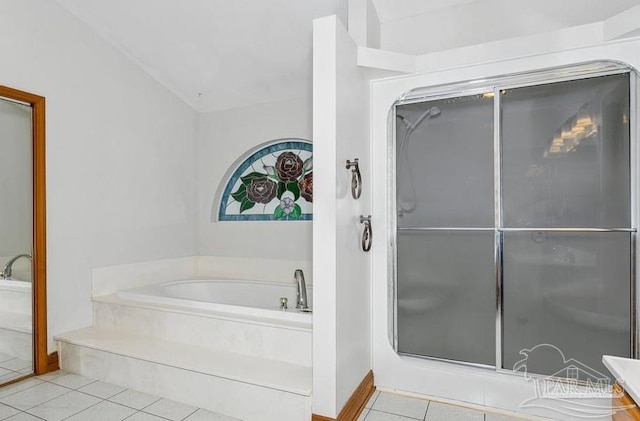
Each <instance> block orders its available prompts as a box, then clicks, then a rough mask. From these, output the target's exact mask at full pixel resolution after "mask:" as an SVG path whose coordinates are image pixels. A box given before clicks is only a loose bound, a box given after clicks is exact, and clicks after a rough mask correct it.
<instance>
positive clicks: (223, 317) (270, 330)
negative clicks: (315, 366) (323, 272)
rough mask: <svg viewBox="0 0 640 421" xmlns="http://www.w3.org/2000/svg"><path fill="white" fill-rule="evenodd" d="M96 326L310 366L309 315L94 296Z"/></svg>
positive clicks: (113, 296)
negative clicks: (269, 315)
mask: <svg viewBox="0 0 640 421" xmlns="http://www.w3.org/2000/svg"><path fill="white" fill-rule="evenodd" d="M93 308H94V327H98V328H101V329H106V330H112V331H118V332H122V333H123V334H130V335H142V336H144V337H151V338H155V339H158V340H165V341H170V342H176V343H183V344H190V345H196V346H202V347H207V348H212V349H217V350H221V351H228V352H234V353H238V354H244V355H249V356H256V357H260V358H267V359H272V360H277V361H284V362H288V363H293V364H300V365H303V366H308V367H310V366H311V347H312V342H311V341H312V330H311V315H310V314H305V316H308V317H309V319H308V320H307V321H306V322H304V323H301V322H298V321H296V320H282V319H281V320H271V319H266V318H260V317H256V316H251V315H243V314H238V313H236V314H228V313H224V312H220V311H214V310H201V309H195V308H190V307H185V306H180V305H171V304H164V303H154V302H145V301H137V300H127V299H123V298H120V297H118V296H117V295H111V296H106V297H97V298H94V304H93Z"/></svg>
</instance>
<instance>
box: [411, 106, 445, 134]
mask: <svg viewBox="0 0 640 421" xmlns="http://www.w3.org/2000/svg"><path fill="white" fill-rule="evenodd" d="M440 114H442V110H440V108H439V107H436V106H433V107H431V108H429V109H428V110H427V111H425V112H424V113H422V115H420V117H418V119H417V120H416V122H415V123H413V124H412V125H410V126H409V127H408V130H409V131H414V130H415V129H416V127H418V125H419V124H420V123H422V120H424V119H425V118H427V117H429V118H436V117H439V116H440Z"/></svg>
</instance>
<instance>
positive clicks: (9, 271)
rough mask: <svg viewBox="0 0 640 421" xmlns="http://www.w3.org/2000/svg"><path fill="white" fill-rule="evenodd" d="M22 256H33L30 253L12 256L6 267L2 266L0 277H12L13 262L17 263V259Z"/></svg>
mask: <svg viewBox="0 0 640 421" xmlns="http://www.w3.org/2000/svg"><path fill="white" fill-rule="evenodd" d="M21 257H26V258H27V259H29V260H32V257H31V255H29V254H19V255H17V256H16V257H14V258H12V259H11V260H9V261H8V262H7V263H6V264H5V265H4V267H3V268H2V272H0V279H9V278H11V275H12V274H13V264H14V263H15V261H16V260H18V259H19V258H21Z"/></svg>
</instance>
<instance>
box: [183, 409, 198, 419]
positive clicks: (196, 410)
mask: <svg viewBox="0 0 640 421" xmlns="http://www.w3.org/2000/svg"><path fill="white" fill-rule="evenodd" d="M194 408H196V409H194V410H193V412H191V413H190V414H189V415H187V416H186V417H184V418H183V419H182V420H181V421H184V420H186V419H187V418H189V417H190V416H192V415H193V414H195V413H196V412H198V409H200V408H197V407H194Z"/></svg>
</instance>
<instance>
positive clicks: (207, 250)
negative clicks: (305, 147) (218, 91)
mask: <svg viewBox="0 0 640 421" xmlns="http://www.w3.org/2000/svg"><path fill="white" fill-rule="evenodd" d="M198 121H199V123H198V158H197V166H198V177H197V179H198V205H197V207H198V213H197V221H198V230H197V231H198V235H197V239H198V252H199V254H200V255H210V256H225V257H243V258H249V259H250V258H264V259H275V260H300V261H311V225H312V222H311V221H223V222H212V221H211V211H212V206H213V201H214V196H215V194H216V191H217V189H218V186H219V185H220V183H223V182H226V180H223V178H224V175H225V173H226V172H227V170H228V169H229V167H230V166H231V165H232V164H233V163H234V162H235V161H236V160H237V159H238V158H239V157H240V156H241V155H243V154H244V153H245V152H247V151H248V150H249V149H251V148H253V147H255V146H257V145H259V144H261V143H264V142H267V141H269V140H273V139H281V138H300V139H308V140H311V100H310V99H307V98H303V99H293V100H287V101H280V102H275V103H268V104H259V105H254V106H251V107H244V108H237V109H232V110H226V111H218V112H212V113H207V114H201V115H200V117H199V120H198ZM316 179H317V174H316ZM291 276H293V272H291Z"/></svg>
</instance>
